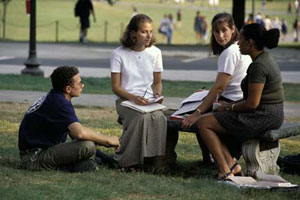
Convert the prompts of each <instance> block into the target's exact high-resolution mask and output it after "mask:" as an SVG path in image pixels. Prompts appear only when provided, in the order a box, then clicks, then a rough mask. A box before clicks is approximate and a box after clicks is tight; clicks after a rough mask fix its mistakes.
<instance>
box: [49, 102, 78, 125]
mask: <svg viewBox="0 0 300 200" xmlns="http://www.w3.org/2000/svg"><path fill="white" fill-rule="evenodd" d="M55 113H56V117H55V118H56V119H55V120H56V123H54V124H56V125H57V126H58V127H59V126H62V127H68V126H69V125H70V124H72V123H74V122H79V120H78V118H77V116H76V114H75V110H74V107H73V106H72V104H71V102H67V103H63V104H61V106H59V108H58V109H57V110H56V111H55Z"/></svg>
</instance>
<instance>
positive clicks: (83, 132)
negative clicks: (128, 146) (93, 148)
mask: <svg viewBox="0 0 300 200" xmlns="http://www.w3.org/2000/svg"><path fill="white" fill-rule="evenodd" d="M69 130H70V136H71V137H72V138H74V139H79V140H89V141H93V142H95V143H96V144H100V145H103V146H106V147H116V148H118V147H119V146H120V143H119V139H118V138H117V137H115V136H112V137H111V136H106V135H103V134H100V133H98V132H95V131H94V130H92V129H90V128H86V127H83V126H82V125H81V124H80V123H78V122H75V123H72V124H71V125H70V126H69Z"/></svg>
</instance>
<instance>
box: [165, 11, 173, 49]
mask: <svg viewBox="0 0 300 200" xmlns="http://www.w3.org/2000/svg"><path fill="white" fill-rule="evenodd" d="M167 22H168V30H167V43H168V44H172V37H173V30H174V23H173V15H172V14H169V15H168V21H167Z"/></svg>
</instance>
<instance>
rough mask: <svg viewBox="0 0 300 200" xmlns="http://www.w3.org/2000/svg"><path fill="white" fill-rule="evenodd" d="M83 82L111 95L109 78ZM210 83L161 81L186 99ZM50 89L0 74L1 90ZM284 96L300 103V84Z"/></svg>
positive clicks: (39, 80) (87, 89)
mask: <svg viewBox="0 0 300 200" xmlns="http://www.w3.org/2000/svg"><path fill="white" fill-rule="evenodd" d="M82 79H83V81H84V84H85V86H84V90H83V93H87V94H88V93H90V94H112V91H111V86H110V78H91V77H89V78H85V77H84V78H82ZM211 86H212V83H211V82H196V81H163V88H164V91H163V95H164V96H166V97H186V96H188V95H190V94H191V93H193V92H194V91H196V90H198V89H199V88H202V87H206V88H207V89H209V88H210V87H211ZM49 88H51V81H50V78H43V77H34V76H26V75H4V74H0V89H2V90H22V91H24V90H32V91H45V92H46V91H48V90H49ZM284 95H285V100H286V101H298V102H300V84H292V83H284Z"/></svg>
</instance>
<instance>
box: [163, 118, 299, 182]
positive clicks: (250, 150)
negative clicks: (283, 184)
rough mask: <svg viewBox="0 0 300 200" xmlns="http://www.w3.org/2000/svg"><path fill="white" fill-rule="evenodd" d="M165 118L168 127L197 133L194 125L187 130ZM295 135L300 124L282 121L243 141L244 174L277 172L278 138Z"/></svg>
mask: <svg viewBox="0 0 300 200" xmlns="http://www.w3.org/2000/svg"><path fill="white" fill-rule="evenodd" d="M167 118H168V129H172V130H177V131H184V132H192V133H197V128H196V126H195V125H193V126H192V127H191V128H190V129H189V130H182V129H181V122H180V121H179V120H170V118H169V117H167ZM296 135H300V124H299V123H288V122H284V123H283V124H282V126H281V127H280V128H279V129H278V130H272V131H267V132H265V133H263V134H261V135H260V136H259V137H258V138H252V139H249V140H247V141H245V142H243V144H242V156H243V158H244V160H245V163H246V167H244V168H243V173H244V175H245V176H253V177H256V174H257V173H265V174H278V173H279V170H280V168H279V166H278V165H277V163H276V162H277V159H278V157H279V153H280V143H279V140H280V139H283V138H287V137H291V136H296Z"/></svg>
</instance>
